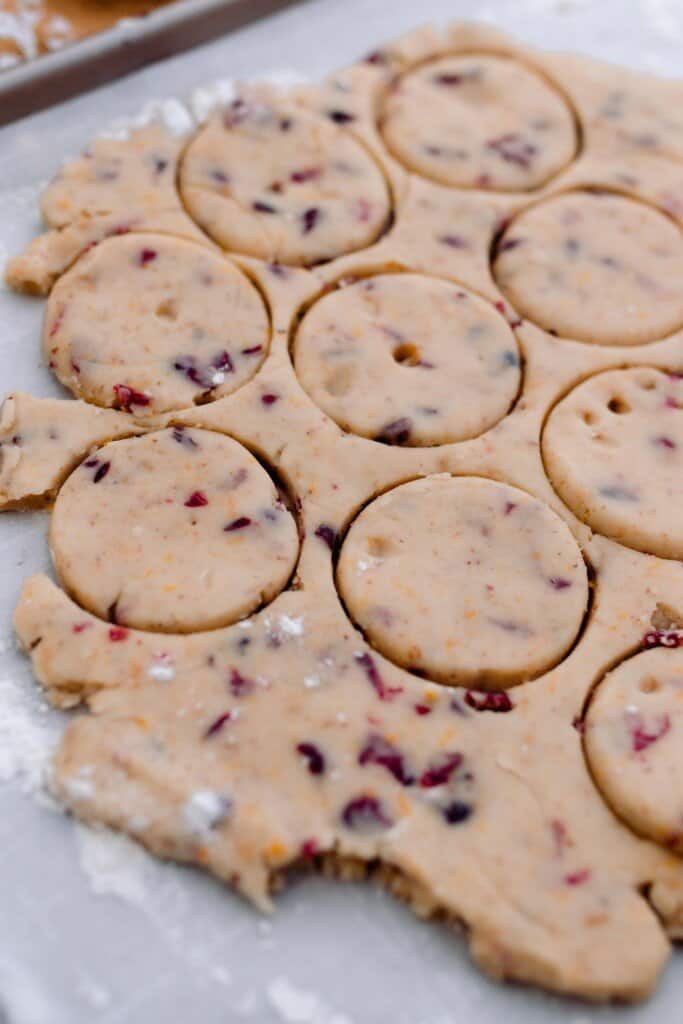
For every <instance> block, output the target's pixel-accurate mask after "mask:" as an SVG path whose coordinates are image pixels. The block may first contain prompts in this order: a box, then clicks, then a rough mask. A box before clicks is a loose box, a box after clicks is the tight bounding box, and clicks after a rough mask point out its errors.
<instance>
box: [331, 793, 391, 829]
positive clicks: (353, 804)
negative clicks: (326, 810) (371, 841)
mask: <svg viewBox="0 0 683 1024" xmlns="http://www.w3.org/2000/svg"><path fill="white" fill-rule="evenodd" d="M341 820H342V822H343V823H344V824H345V825H346V827H347V828H352V829H356V830H357V831H360V832H374V831H376V830H377V829H382V828H391V826H392V825H393V821H392V820H391V818H390V817H389V816H388V815H387V813H386V811H385V810H384V808H383V807H382V804H381V802H380V801H379V800H378V799H377V797H376V796H370V795H368V794H367V793H364V794H363V795H362V796H357V797H356V798H355V799H354V800H349V802H348V803H347V805H346V807H345V808H344V810H343V811H342V814H341Z"/></svg>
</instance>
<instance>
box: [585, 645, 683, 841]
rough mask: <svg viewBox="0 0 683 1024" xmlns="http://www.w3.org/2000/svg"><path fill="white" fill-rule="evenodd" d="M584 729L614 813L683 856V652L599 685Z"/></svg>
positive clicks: (625, 665)
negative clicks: (682, 739) (682, 730)
mask: <svg viewBox="0 0 683 1024" xmlns="http://www.w3.org/2000/svg"><path fill="white" fill-rule="evenodd" d="M585 728H586V731H585V741H584V742H585V746H586V754H587V757H588V763H589V765H590V768H591V771H592V773H593V778H594V779H595V782H596V785H597V786H598V788H599V789H600V791H601V793H602V794H603V795H604V796H605V798H606V800H607V801H608V803H609V804H610V805H611V806H612V808H613V809H614V811H615V813H616V814H618V815H619V817H620V818H622V819H623V820H624V821H625V822H626V823H627V824H628V825H629V826H630V827H631V828H632V829H634V831H636V832H638V833H639V834H640V835H643V836H647V837H648V838H650V839H654V840H655V841H656V842H658V843H661V844H662V845H664V846H666V847H668V848H669V849H672V850H676V851H677V852H678V853H683V747H682V746H681V729H683V651H680V650H669V649H667V648H666V647H660V648H657V649H655V650H651V651H645V652H643V653H642V654H638V655H637V656H636V657H634V658H629V659H628V660H627V661H624V662H622V664H621V665H619V666H618V667H617V668H616V669H614V670H613V671H612V672H610V673H609V674H608V675H607V676H605V678H604V679H603V680H602V682H601V683H600V685H599V686H598V689H597V691H596V693H595V696H594V697H593V699H592V701H591V704H590V708H589V710H588V716H587V719H586V727H585Z"/></svg>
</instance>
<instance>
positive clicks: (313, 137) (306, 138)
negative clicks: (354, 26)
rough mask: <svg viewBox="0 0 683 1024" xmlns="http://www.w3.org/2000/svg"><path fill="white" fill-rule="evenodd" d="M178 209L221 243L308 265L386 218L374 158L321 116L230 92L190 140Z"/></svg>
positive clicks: (361, 241) (363, 240) (368, 238)
mask: <svg viewBox="0 0 683 1024" xmlns="http://www.w3.org/2000/svg"><path fill="white" fill-rule="evenodd" d="M180 186H181V189H182V194H183V196H184V198H185V202H186V204H187V209H188V211H189V212H190V214H191V215H192V216H193V217H194V218H195V220H196V221H197V223H198V224H199V225H200V226H201V227H202V228H203V229H204V230H205V231H206V232H207V234H209V235H210V236H211V237H212V238H213V239H215V240H216V241H217V242H218V243H219V244H220V245H222V246H223V248H225V249H228V250H231V251H234V252H240V253H246V254H248V255H250V256H257V257H260V258H261V259H266V260H275V261H278V262H282V263H293V264H303V265H308V264H312V263H319V262H320V261H322V260H330V259H332V258H333V257H335V256H340V255H342V254H343V253H346V252H350V251H351V250H353V249H360V248H362V247H364V246H367V245H369V244H370V243H371V242H373V241H374V240H375V239H376V238H377V236H378V235H379V234H380V233H381V232H382V230H383V228H384V227H385V226H386V224H387V220H388V217H389V214H390V200H389V194H388V191H387V186H386V183H385V181H384V178H383V176H382V173H381V171H380V170H379V168H378V166H377V164H376V163H375V162H374V160H373V159H372V157H371V156H370V155H369V154H368V153H367V152H366V151H365V149H364V148H363V147H362V146H361V145H359V143H357V142H355V141H354V140H353V139H352V138H351V137H350V136H349V135H348V134H347V133H344V132H342V131H341V130H340V129H338V128H337V127H336V126H335V125H334V124H332V123H331V122H329V121H328V120H326V119H325V118H323V117H316V116H314V115H312V114H310V113H308V112H306V111H305V110H298V109H296V108H294V109H293V108H292V107H291V106H287V105H280V106H277V105H275V104H273V103H272V102H267V101H266V100H265V99H263V98H261V99H256V98H252V97H247V98H241V99H238V100H236V101H235V102H234V103H233V104H232V105H231V106H230V107H228V108H227V109H226V110H225V111H224V112H223V113H222V114H219V115H216V116H215V117H214V118H212V120H211V121H209V123H208V124H207V125H206V127H204V128H203V129H202V130H201V131H200V132H199V134H198V135H197V136H196V138H195V139H194V140H193V141H192V142H191V143H190V146H189V147H188V150H187V152H186V154H185V157H184V159H183V162H182V166H181V175H180Z"/></svg>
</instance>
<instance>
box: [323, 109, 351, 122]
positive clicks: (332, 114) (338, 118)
mask: <svg viewBox="0 0 683 1024" xmlns="http://www.w3.org/2000/svg"><path fill="white" fill-rule="evenodd" d="M327 116H328V117H329V119H330V121H334V123H335V124H349V123H350V122H351V121H355V120H356V115H355V114H350V113H349V112H348V110H328V111H327Z"/></svg>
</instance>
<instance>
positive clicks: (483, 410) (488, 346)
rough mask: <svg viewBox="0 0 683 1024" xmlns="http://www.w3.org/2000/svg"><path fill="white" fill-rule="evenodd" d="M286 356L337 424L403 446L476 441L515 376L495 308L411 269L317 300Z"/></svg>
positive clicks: (509, 340) (514, 357) (498, 415)
mask: <svg viewBox="0 0 683 1024" xmlns="http://www.w3.org/2000/svg"><path fill="white" fill-rule="evenodd" d="M294 362H295V366H296V371H297V374H298V377H299V380H300V381H301V383H302V385H303V386H304V388H305V389H306V390H307V391H308V393H309V394H310V396H311V397H312V398H313V400H314V401H315V402H316V403H317V404H318V405H319V406H320V408H321V409H323V410H324V411H325V412H326V413H327V414H328V415H329V416H331V417H332V418H333V419H334V420H336V422H337V423H339V425H340V426H342V427H344V428H345V429H346V430H349V431H351V432H352V433H354V434H360V435H361V436H362V437H370V438H376V439H380V440H384V441H387V442H388V443H398V444H408V445H432V444H445V443H446V442H448V441H461V440H464V439H465V438H468V437H476V436H477V435H478V434H481V433H483V432H484V431H485V430H486V429H487V427H490V426H492V425H493V424H494V423H496V422H497V421H498V420H499V419H502V417H503V416H504V415H505V413H506V412H507V411H508V409H509V408H510V406H511V405H512V402H513V400H514V398H515V396H516V394H517V391H518V389H519V381H520V358H519V351H518V348H517V342H516V340H515V336H514V334H513V333H512V331H511V330H510V327H509V325H508V324H507V323H506V322H505V320H504V318H503V317H502V316H501V314H500V312H497V311H496V310H494V308H493V307H492V306H491V305H489V304H487V303H485V302H482V300H481V299H479V298H477V296H476V295H472V294H471V293H468V292H465V291H463V290H462V288H456V287H454V286H453V285H452V284H451V283H448V282H445V281H437V280H435V279H433V278H429V277H423V276H418V275H416V274H392V275H380V276H377V277H369V278H366V279H365V280H363V281H360V282H358V283H356V284H351V285H349V286H347V287H346V288H344V289H340V290H339V291H337V292H334V293H333V294H331V295H328V296H326V297H325V298H323V299H322V300H321V301H320V302H318V303H317V304H316V305H315V306H314V307H313V308H312V309H311V310H310V311H309V312H308V314H307V315H306V317H305V318H304V320H303V323H302V324H301V326H300V328H299V330H298V332H297V336H296V341H295V347H294Z"/></svg>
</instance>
